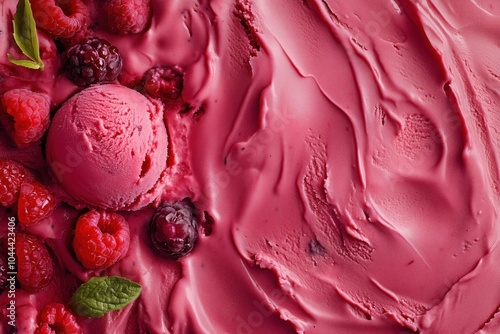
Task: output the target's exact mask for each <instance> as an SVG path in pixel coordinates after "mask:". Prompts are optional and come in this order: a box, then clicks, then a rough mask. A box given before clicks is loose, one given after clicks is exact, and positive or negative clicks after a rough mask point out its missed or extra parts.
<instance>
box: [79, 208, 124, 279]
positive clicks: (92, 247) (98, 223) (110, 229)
mask: <svg viewBox="0 0 500 334" xmlns="http://www.w3.org/2000/svg"><path fill="white" fill-rule="evenodd" d="M129 245H130V230H129V226H128V223H127V221H126V220H125V218H123V216H122V215H120V214H118V213H115V212H111V213H108V212H106V211H96V210H91V211H89V212H87V213H85V214H83V215H81V216H80V218H78V221H77V223H76V229H75V237H74V239H73V249H74V250H75V253H76V257H77V258H78V260H80V262H81V263H82V264H83V266H84V267H85V268H88V269H105V268H108V267H109V266H111V265H113V264H115V263H116V262H118V261H119V260H121V259H122V258H123V257H124V256H125V254H127V251H128V247H129Z"/></svg>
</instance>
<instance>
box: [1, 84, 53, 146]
mask: <svg viewBox="0 0 500 334" xmlns="http://www.w3.org/2000/svg"><path fill="white" fill-rule="evenodd" d="M2 105H3V109H4V112H2V115H1V119H0V120H1V121H2V123H3V125H4V127H5V129H6V130H7V133H8V134H9V136H10V137H11V138H12V140H13V141H14V143H15V144H16V145H17V146H18V147H25V146H28V145H29V144H31V143H34V142H36V141H38V140H39V139H40V138H42V136H43V135H44V134H45V131H46V130H47V128H48V127H49V122H50V119H49V115H50V104H49V98H48V96H47V95H45V94H41V93H35V92H32V91H30V90H28V89H12V90H9V91H8V92H7V93H5V94H4V95H3V96H2Z"/></svg>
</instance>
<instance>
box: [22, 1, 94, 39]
mask: <svg viewBox="0 0 500 334" xmlns="http://www.w3.org/2000/svg"><path fill="white" fill-rule="evenodd" d="M30 2H31V8H32V10H33V16H34V18H35V21H36V24H37V26H39V27H40V28H42V29H44V30H46V31H47V32H48V33H49V34H51V35H52V36H53V37H61V38H70V37H73V35H75V34H76V33H77V32H79V31H81V30H83V29H85V28H86V27H87V24H88V21H89V12H88V10H87V6H85V4H84V3H83V2H82V1H81V0H31V1H30Z"/></svg>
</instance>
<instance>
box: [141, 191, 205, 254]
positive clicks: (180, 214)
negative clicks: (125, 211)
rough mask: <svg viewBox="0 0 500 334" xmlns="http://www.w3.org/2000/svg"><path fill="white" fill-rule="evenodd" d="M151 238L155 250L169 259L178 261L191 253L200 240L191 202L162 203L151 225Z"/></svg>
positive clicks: (188, 200)
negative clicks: (197, 240)
mask: <svg viewBox="0 0 500 334" xmlns="http://www.w3.org/2000/svg"><path fill="white" fill-rule="evenodd" d="M149 236H150V239H151V242H152V244H153V247H154V249H155V250H156V251H157V252H158V253H160V254H161V255H163V256H165V257H167V258H171V259H178V258H180V257H183V256H185V255H187V254H188V253H190V252H191V251H192V250H193V247H194V245H195V243H196V239H197V238H198V222H197V217H196V214H195V210H194V205H193V203H192V202H191V200H190V199H188V198H186V199H183V200H182V201H177V202H165V203H162V204H161V205H160V206H159V207H158V208H157V209H156V212H155V214H154V216H153V219H152V220H151V222H150V224H149Z"/></svg>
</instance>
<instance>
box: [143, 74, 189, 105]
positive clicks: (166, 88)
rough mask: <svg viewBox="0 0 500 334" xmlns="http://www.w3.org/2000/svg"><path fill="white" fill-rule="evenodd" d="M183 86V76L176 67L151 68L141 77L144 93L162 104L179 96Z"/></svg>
mask: <svg viewBox="0 0 500 334" xmlns="http://www.w3.org/2000/svg"><path fill="white" fill-rule="evenodd" d="M183 85H184V82H183V74H182V71H181V69H180V68H179V67H177V66H173V67H163V66H157V67H153V68H150V69H149V70H147V71H146V73H144V76H143V77H142V88H143V90H144V93H145V94H146V95H149V96H151V97H153V98H156V99H160V100H162V101H164V102H165V101H168V100H175V99H177V98H178V97H179V96H181V93H182V88H183Z"/></svg>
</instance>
